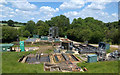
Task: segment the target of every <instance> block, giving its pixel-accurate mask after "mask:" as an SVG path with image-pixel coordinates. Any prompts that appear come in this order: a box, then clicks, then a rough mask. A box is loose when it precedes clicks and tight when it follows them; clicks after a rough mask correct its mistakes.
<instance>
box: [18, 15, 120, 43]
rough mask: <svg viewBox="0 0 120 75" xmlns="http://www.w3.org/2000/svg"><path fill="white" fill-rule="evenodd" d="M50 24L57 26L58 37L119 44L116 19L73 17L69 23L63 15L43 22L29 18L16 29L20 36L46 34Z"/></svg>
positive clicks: (119, 35) (119, 38)
mask: <svg viewBox="0 0 120 75" xmlns="http://www.w3.org/2000/svg"><path fill="white" fill-rule="evenodd" d="M52 26H57V27H59V36H60V37H64V36H65V35H67V36H68V38H69V39H71V40H75V41H79V42H84V41H88V42H89V43H98V42H101V41H103V42H107V43H110V44H120V34H119V32H120V31H119V30H120V29H119V28H120V27H119V26H120V25H119V24H118V21H116V22H111V23H104V22H102V21H99V20H95V19H94V18H92V17H87V18H85V19H82V18H78V19H74V20H73V21H72V23H71V24H70V21H69V18H67V17H66V16H64V15H60V16H56V17H53V18H51V20H47V21H45V22H44V21H41V20H39V21H38V22H37V23H36V24H35V22H34V21H32V20H30V21H28V22H27V23H26V25H25V26H22V27H21V28H19V29H18V33H19V35H20V36H21V37H28V36H31V37H32V36H33V35H34V34H36V35H40V36H42V35H43V36H46V35H48V31H49V28H50V27H52Z"/></svg>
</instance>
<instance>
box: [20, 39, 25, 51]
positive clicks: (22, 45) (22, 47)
mask: <svg viewBox="0 0 120 75" xmlns="http://www.w3.org/2000/svg"><path fill="white" fill-rule="evenodd" d="M20 50H21V52H23V51H25V47H24V41H20Z"/></svg>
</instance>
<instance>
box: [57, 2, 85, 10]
mask: <svg viewBox="0 0 120 75" xmlns="http://www.w3.org/2000/svg"><path fill="white" fill-rule="evenodd" d="M84 4H85V1H84V0H70V1H69V2H64V3H63V4H61V5H60V7H59V8H60V9H78V8H81V7H83V6H84Z"/></svg>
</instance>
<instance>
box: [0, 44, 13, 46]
mask: <svg viewBox="0 0 120 75" xmlns="http://www.w3.org/2000/svg"><path fill="white" fill-rule="evenodd" d="M13 45H14V44H0V46H13Z"/></svg>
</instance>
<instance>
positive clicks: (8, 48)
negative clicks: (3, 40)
mask: <svg viewBox="0 0 120 75" xmlns="http://www.w3.org/2000/svg"><path fill="white" fill-rule="evenodd" d="M13 45H14V44H0V50H2V52H7V51H11V50H12V46H13Z"/></svg>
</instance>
